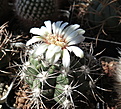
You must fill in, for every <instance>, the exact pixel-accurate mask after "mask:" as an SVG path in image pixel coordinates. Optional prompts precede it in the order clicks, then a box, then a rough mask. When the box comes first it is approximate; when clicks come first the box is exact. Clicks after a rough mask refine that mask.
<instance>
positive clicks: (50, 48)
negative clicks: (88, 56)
mask: <svg viewBox="0 0 121 109" xmlns="http://www.w3.org/2000/svg"><path fill="white" fill-rule="evenodd" d="M44 23H45V26H42V27H41V28H32V29H31V30H30V33H33V34H36V35H38V36H33V37H32V38H31V39H30V40H29V41H27V43H26V45H27V46H28V45H31V44H33V43H35V42H41V43H40V46H39V47H38V48H37V50H36V51H35V53H34V55H36V56H39V55H42V54H44V53H45V59H46V61H48V62H49V63H51V64H54V63H56V62H57V61H58V60H59V59H60V57H62V64H63V66H64V68H69V66H70V54H69V52H73V53H74V54H75V55H76V56H77V57H80V58H83V56H84V53H83V51H82V50H81V49H80V48H79V47H77V46H75V44H78V43H80V42H83V41H84V39H85V37H84V36H83V34H84V33H85V31H84V30H83V29H79V27H80V26H79V25H78V24H74V25H68V23H67V22H65V23H63V21H57V22H54V23H51V21H45V22H44Z"/></svg>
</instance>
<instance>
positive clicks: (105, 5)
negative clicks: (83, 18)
mask: <svg viewBox="0 0 121 109" xmlns="http://www.w3.org/2000/svg"><path fill="white" fill-rule="evenodd" d="M120 5H121V4H120V0H116V1H111V0H107V1H106V0H102V1H101V0H92V1H91V2H90V5H89V7H88V11H87V12H88V14H87V19H88V21H89V22H91V24H92V25H93V26H100V25H101V26H103V27H104V29H107V30H109V31H114V32H115V31H116V29H115V28H117V30H118V31H120V29H121V25H120V15H121V13H120ZM114 29H115V30H114Z"/></svg>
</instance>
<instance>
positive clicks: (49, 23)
mask: <svg viewBox="0 0 121 109" xmlns="http://www.w3.org/2000/svg"><path fill="white" fill-rule="evenodd" d="M44 24H45V26H46V27H47V30H48V32H49V33H50V34H51V33H52V28H51V26H52V25H51V21H50V20H48V21H45V22H44Z"/></svg>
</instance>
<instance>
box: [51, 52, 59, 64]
mask: <svg viewBox="0 0 121 109" xmlns="http://www.w3.org/2000/svg"><path fill="white" fill-rule="evenodd" d="M60 57H61V52H58V53H56V54H55V56H54V59H53V62H51V63H52V64H55V63H56V62H57V61H58V60H59V58H60Z"/></svg>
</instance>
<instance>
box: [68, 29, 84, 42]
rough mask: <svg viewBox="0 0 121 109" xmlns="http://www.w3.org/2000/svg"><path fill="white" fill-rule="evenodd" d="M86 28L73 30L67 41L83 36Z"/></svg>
mask: <svg viewBox="0 0 121 109" xmlns="http://www.w3.org/2000/svg"><path fill="white" fill-rule="evenodd" d="M84 32H85V31H84V30H83V29H77V30H75V31H73V32H72V33H71V34H69V35H68V36H67V37H66V42H70V41H74V40H75V39H76V38H77V36H80V37H81V36H82V34H84Z"/></svg>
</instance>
